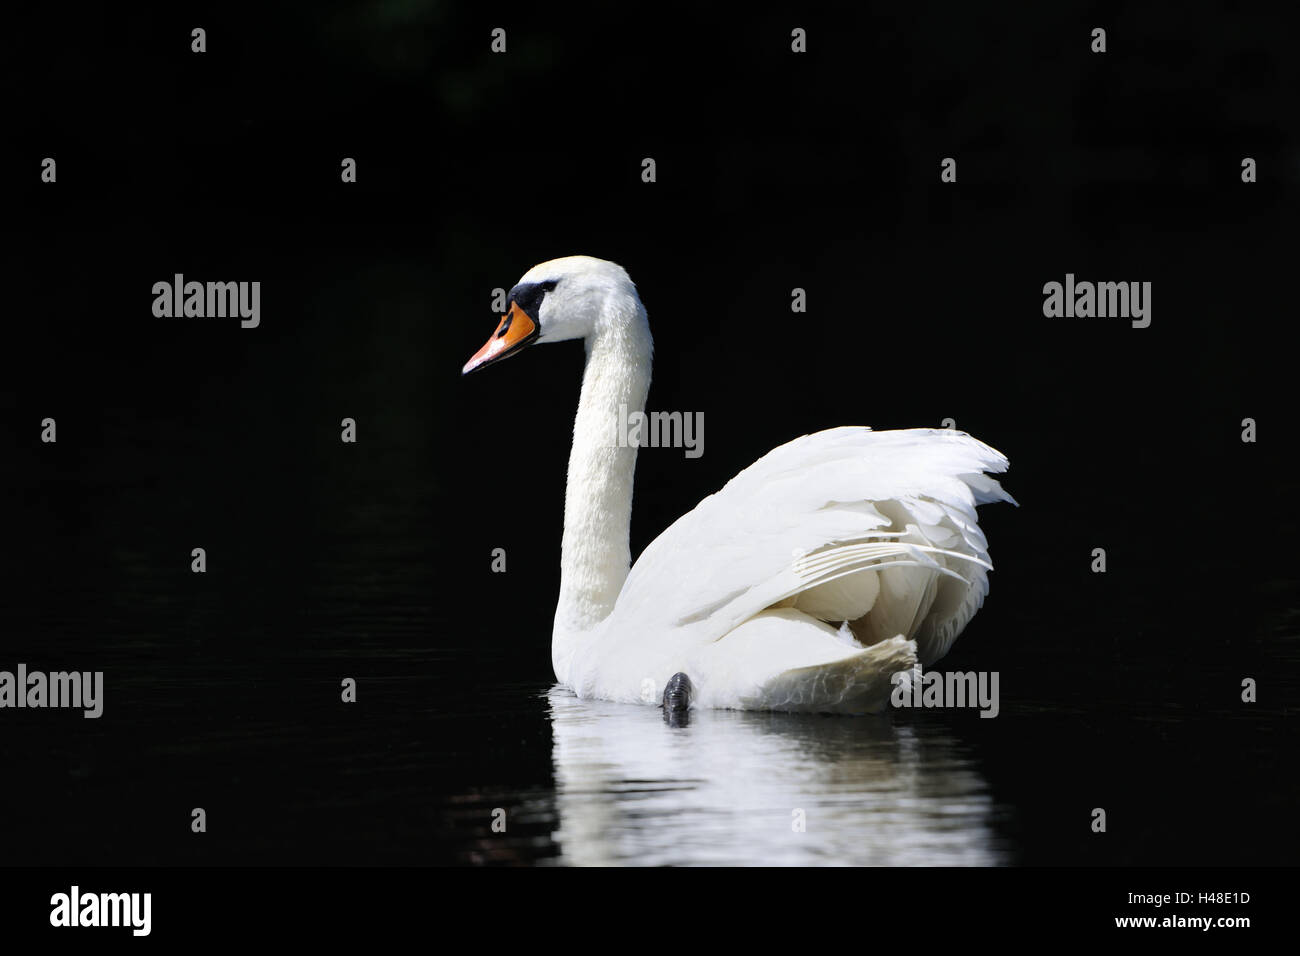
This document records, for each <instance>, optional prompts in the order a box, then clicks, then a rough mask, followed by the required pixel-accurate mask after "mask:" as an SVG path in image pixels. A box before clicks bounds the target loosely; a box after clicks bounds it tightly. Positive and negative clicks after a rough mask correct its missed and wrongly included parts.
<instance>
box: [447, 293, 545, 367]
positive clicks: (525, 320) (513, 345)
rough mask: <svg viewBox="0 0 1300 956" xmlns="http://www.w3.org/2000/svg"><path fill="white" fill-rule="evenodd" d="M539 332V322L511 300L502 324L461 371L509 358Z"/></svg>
mask: <svg viewBox="0 0 1300 956" xmlns="http://www.w3.org/2000/svg"><path fill="white" fill-rule="evenodd" d="M538 334H539V330H538V328H537V323H536V322H534V321H533V320H532V319H531V318H529V316H528V313H527V312H525V311H524V310H523V309H521V308H519V304H518V303H517V302H511V303H510V311H508V312H507V313H506V314H505V316H504V317H503V318H502V319H501V324H500V325H498V326H497V330H496V331H495V332H493V333H492V338H490V339H488V340H487V342H486V343H485V344H484V346H483V347H482V348H481V349H479V350H478V351H477V352H475V353H474V355H473V356H472V357H471V358H470V360H469V361H468V362H466V363H465V367H464V368H463V369H461V370H460V373H461V374H462V375H468V374H469V373H470V372H472V371H474V370H475V369H479V368H483V366H485V365H491V364H492V363H493V362H499V361H501V360H502V359H503V358H508V357H510V356H511V355H514V354H515V353H516V352H518V351H519V350H520V349H522V348H523V347H524V346H525V345H527V344H528V343H529V342H531V341H532V340H533V339H535V338H537V336H538Z"/></svg>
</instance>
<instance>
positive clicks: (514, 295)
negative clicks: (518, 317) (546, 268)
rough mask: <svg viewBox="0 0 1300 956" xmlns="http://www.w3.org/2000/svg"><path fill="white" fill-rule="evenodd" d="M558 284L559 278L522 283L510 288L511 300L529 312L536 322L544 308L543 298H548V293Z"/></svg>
mask: <svg viewBox="0 0 1300 956" xmlns="http://www.w3.org/2000/svg"><path fill="white" fill-rule="evenodd" d="M557 285H559V280H558V279H547V280H546V281H545V282H526V283H522V284H520V285H517V286H515V287H514V288H513V289H511V290H510V301H511V302H513V303H515V304H516V305H518V306H519V308H521V309H523V310H524V311H525V312H527V313H528V315H529V317H530V318H531V319H532V320H533V321H534V322H536V321H537V317H538V315H539V314H540V313H541V310H542V299H544V298H546V293H548V292H550V291H551V290H552V289H554V288H555V287H556V286H557Z"/></svg>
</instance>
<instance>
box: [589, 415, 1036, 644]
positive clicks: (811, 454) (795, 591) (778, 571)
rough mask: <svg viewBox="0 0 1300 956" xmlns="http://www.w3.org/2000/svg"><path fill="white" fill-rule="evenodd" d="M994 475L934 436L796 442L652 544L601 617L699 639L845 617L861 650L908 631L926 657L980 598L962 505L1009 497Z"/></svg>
mask: <svg viewBox="0 0 1300 956" xmlns="http://www.w3.org/2000/svg"><path fill="white" fill-rule="evenodd" d="M1006 467H1007V460H1006V458H1005V457H1004V456H1003V455H1002V454H1001V453H999V452H997V451H995V450H994V449H992V448H990V447H989V446H988V445H985V444H984V443H983V442H980V441H978V440H976V439H974V438H972V437H971V436H969V435H967V434H965V433H964V432H958V431H953V430H948V429H907V430H902V431H883V432H873V431H871V430H870V429H867V428H853V427H845V428H835V429H830V430H828V431H823V432H818V433H816V434H814V435H805V436H803V437H801V438H797V439H795V440H794V441H792V442H789V443H787V444H785V445H782V446H780V447H779V448H776V449H774V450H773V451H771V452H769V453H768V454H767V455H764V456H763V457H762V458H760V459H759V460H758V461H756V462H755V463H754V464H753V465H751V466H750V467H748V468H746V469H745V470H744V471H742V472H741V473H740V474H738V475H737V476H736V477H735V478H733V479H732V480H731V481H730V482H728V483H727V485H726V486H725V487H724V488H722V490H720V491H719V492H717V493H716V494H713V495H710V496H709V497H707V498H705V499H704V500H703V501H701V502H700V504H699V505H698V506H696V508H695V509H694V510H692V511H690V512H689V513H687V514H685V515H683V516H682V517H681V518H679V519H678V520H677V521H676V522H674V523H673V524H672V526H671V527H669V528H668V529H667V530H666V531H665V532H664V533H663V534H661V535H660V536H659V537H658V538H657V539H655V541H654V542H652V543H651V544H650V546H649V547H648V548H646V550H645V551H644V553H642V555H641V557H640V558H639V559H638V560H637V562H636V564H635V565H634V566H633V568H632V570H631V572H630V573H629V575H628V578H627V581H626V582H625V583H624V585H623V589H622V591H621V593H620V595H619V599H618V603H617V605H616V608H615V615H614V616H615V617H617V619H618V620H620V621H635V622H636V625H637V626H636V628H635V630H636V631H637V632H639V633H642V634H645V633H647V632H648V630H649V629H653V630H655V631H658V630H660V629H661V628H662V629H663V630H666V631H671V632H674V633H676V634H679V635H689V637H688V638H687V640H688V641H689V642H690V643H700V644H702V643H706V642H710V641H716V640H718V639H719V638H721V637H723V636H724V635H725V634H727V633H728V632H729V631H731V630H732V629H733V628H735V627H736V626H737V625H739V624H741V623H742V622H744V621H745V620H747V619H748V618H750V617H752V616H753V615H754V614H756V613H758V612H759V611H761V610H763V609H764V608H768V607H772V606H774V605H778V604H784V605H785V606H793V607H797V608H799V609H800V610H804V611H806V612H807V613H809V614H810V615H812V616H814V617H819V618H821V619H823V620H842V619H852V620H854V630H855V632H857V633H858V634H859V638H860V639H861V640H863V641H864V642H865V643H874V642H875V641H877V640H883V639H885V638H887V637H892V636H893V634H895V633H903V634H904V635H905V636H907V637H913V638H915V640H916V641H917V644H918V649H919V651H920V657H921V659H922V661H923V662H926V663H929V662H931V661H933V660H935V659H937V658H938V657H941V656H943V654H944V653H945V652H946V651H947V649H948V647H949V646H950V645H951V644H952V641H953V640H955V639H956V636H957V634H958V633H960V631H961V628H962V627H964V626H965V624H966V622H967V621H968V620H969V619H970V617H971V616H972V615H973V614H974V612H975V610H976V609H978V607H979V606H980V604H981V603H982V602H983V599H984V595H985V594H986V593H987V591H988V580H987V576H986V569H987V568H989V567H991V565H989V559H988V551H987V542H986V541H985V538H984V535H983V533H982V532H981V531H980V529H979V525H978V524H977V522H976V515H975V508H976V506H977V505H979V504H985V503H988V502H992V501H1013V499H1012V498H1011V496H1010V495H1008V494H1007V493H1006V492H1004V491H1003V490H1002V488H1001V486H1000V485H999V484H998V482H997V481H996V480H994V479H992V478H989V477H987V476H986V475H985V474H984V472H993V473H995V474H996V473H1000V472H1003V471H1005V470H1006ZM864 608H865V609H866V610H869V611H871V612H872V613H870V614H867V613H866V612H865V611H864ZM858 612H862V613H861V614H859V613H858ZM859 617H860V618H861V621H858V620H857V618H859ZM873 629H874V630H873ZM885 631H890V632H891V633H885ZM864 632H865V633H864Z"/></svg>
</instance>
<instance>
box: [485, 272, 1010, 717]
mask: <svg viewBox="0 0 1300 956" xmlns="http://www.w3.org/2000/svg"><path fill="white" fill-rule="evenodd" d="M507 302H508V307H507V311H506V313H505V315H504V316H503V317H502V319H501V321H500V323H499V325H498V326H497V329H496V331H495V332H493V334H492V337H491V338H489V339H488V341H487V342H486V344H484V345H483V347H482V348H481V349H479V350H478V351H477V352H476V353H475V354H474V355H473V356H472V357H471V358H470V360H469V361H468V362H466V363H465V365H464V367H463V369H462V374H469V373H470V372H474V371H477V370H480V369H483V368H485V367H487V366H489V365H493V364H496V363H497V362H500V361H502V360H504V359H506V358H509V357H511V356H513V355H516V354H518V353H519V352H520V351H522V350H523V349H524V348H526V347H528V346H530V345H533V344H541V343H549V342H562V341H566V340H570V339H581V340H582V342H583V345H584V347H585V348H586V364H585V367H584V369H583V374H582V388H581V392H580V397H579V401H578V412H577V416H576V417H575V419H574V424H573V446H572V448H571V450H570V453H569V470H568V478H567V484H566V487H565V495H564V530H563V535H562V538H561V545H560V555H561V558H560V594H559V600H558V602H557V604H556V609H555V620H554V626H553V630H552V635H551V661H552V664H553V666H554V668H555V676H556V679H557V680H558V681H559V682H560V683H561V684H564V685H566V686H567V687H568V688H570V689H571V690H572V691H573V692H574V693H575V694H576V695H577V696H578V697H581V698H596V699H603V700H610V701H616V702H622V703H641V704H653V705H657V706H662V707H663V708H664V709H665V712H667V711H670V710H671V711H684V710H689V709H693V708H730V709H738V710H773V711H792V712H799V711H808V712H824V713H873V712H879V711H881V710H883V709H884V708H885V707H887V706H888V704H889V698H890V694H891V691H892V690H893V686H894V685H893V682H892V677H893V675H894V674H896V673H898V672H900V671H908V672H914V670H915V668H917V667H918V665H919V666H928V665H929V664H931V663H933V662H934V661H936V660H938V659H939V658H941V657H943V655H944V654H946V653H947V651H948V649H949V648H950V647H951V646H952V643H953V641H955V640H956V639H957V636H958V635H959V634H960V633H961V631H962V629H963V628H965V626H966V625H967V623H968V622H969V621H970V619H971V617H972V616H973V615H974V614H975V612H976V611H977V610H978V609H979V607H980V606H981V605H982V604H983V601H984V596H985V595H986V594H987V592H988V572H989V571H990V570H992V565H991V564H990V562H989V556H988V545H987V541H986V540H985V537H984V534H983V533H982V532H981V531H980V528H979V525H978V523H977V519H976V513H975V509H976V506H977V505H981V504H987V503H990V502H994V501H1007V502H1010V503H1012V504H1015V501H1014V499H1013V498H1012V497H1011V496H1010V495H1009V494H1007V493H1006V492H1005V491H1003V490H1002V487H1001V485H1000V484H999V483H998V481H997V480H996V479H994V478H990V477H989V476H988V475H987V474H985V473H986V472H991V473H994V474H997V473H1001V472H1004V471H1006V468H1007V459H1006V457H1005V456H1003V455H1002V454H1001V453H1000V452H998V451H996V450H994V449H993V448H990V447H989V446H988V445H986V444H984V443H983V442H981V441H978V440H976V439H975V438H972V437H971V436H970V435H967V434H965V433H964V432H960V431H956V430H952V429H929V428H914V429H904V430H897V431H879V432H878V431H872V430H871V429H870V428H866V427H840V428H832V429H828V430H826V431H821V432H817V433H815V434H811V435H804V436H802V437H800V438H796V439H794V440H793V441H791V442H787V443H786V444H784V445H781V446H779V447H778V448H775V449H774V450H772V451H771V452H769V453H768V454H766V455H764V456H763V457H762V458H760V459H759V460H758V461H756V462H755V463H754V464H752V465H750V466H749V467H748V468H746V469H745V470H744V471H742V472H740V473H739V474H738V475H736V476H735V477H734V478H732V479H731V481H729V482H728V483H727V484H726V485H725V486H724V487H723V488H722V489H721V490H720V491H718V492H716V493H715V494H712V495H710V496H708V497H707V498H705V499H704V500H703V501H701V502H700V503H699V504H698V505H697V506H696V507H695V508H694V509H693V510H692V511H690V512H688V513H687V514H685V515H683V516H682V517H681V518H679V519H678V520H677V521H675V522H674V523H673V524H672V525H671V526H670V527H669V528H668V529H667V530H666V531H664V532H663V534H661V535H659V537H658V538H656V539H655V540H654V541H653V542H652V543H651V544H650V545H649V546H648V547H647V548H646V549H645V551H644V552H643V553H642V554H641V556H640V558H638V559H637V562H636V564H635V565H633V564H632V563H631V554H630V549H629V543H628V538H629V528H630V524H631V517H632V483H633V471H634V469H635V465H636V452H637V450H636V447H635V446H634V445H631V447H628V445H629V444H630V443H627V442H620V441H619V440H618V437H617V436H618V429H617V424H618V421H619V417H620V415H628V414H630V413H631V412H633V411H636V412H643V411H644V409H645V402H646V394H647V392H648V391H649V388H650V367H651V358H652V352H653V340H652V339H651V336H650V325H649V322H648V320H647V317H646V310H645V306H644V305H642V303H641V299H640V297H639V296H638V294H637V291H636V286H635V285H634V284H633V282H632V280H631V278H630V277H629V276H628V274H627V272H626V271H625V270H624V269H623V268H622V267H621V266H619V265H617V264H615V263H613V262H609V261H606V260H603V259H596V258H593V257H590V256H569V257H565V258H561V259H554V260H551V261H549V262H543V263H541V264H539V265H536V266H534V267H533V268H531V269H529V270H528V271H527V272H525V273H524V275H523V276H522V277H521V278H520V280H519V282H518V283H517V284H516V285H515V286H514V287H513V288H512V289H511V290H510V292H509V294H508V296H507ZM624 420H626V419H624Z"/></svg>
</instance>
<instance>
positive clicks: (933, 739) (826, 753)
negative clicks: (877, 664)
mask: <svg viewBox="0 0 1300 956" xmlns="http://www.w3.org/2000/svg"><path fill="white" fill-rule="evenodd" d="M549 698H550V710H551V723H552V729H553V732H554V738H555V746H554V759H555V786H556V807H557V812H558V817H559V821H558V827H557V829H556V832H555V834H554V839H555V842H556V844H557V845H558V847H559V850H560V855H559V857H558V860H557V862H561V863H572V864H584V865H585V864H596V865H608V864H620V863H627V864H640V865H661V864H675V865H682V864H703V865H736V864H756V865H797V864H858V865H863V864H865V865H895V866H896V865H904V866H906V865H970V866H987V865H992V864H998V863H1003V862H1006V853H1005V852H1004V850H1003V849H1002V847H1001V846H1000V844H999V843H998V842H997V841H996V840H995V838H994V834H993V830H992V827H991V823H990V817H991V813H992V809H993V801H992V799H991V797H990V796H989V793H988V788H987V786H986V784H985V781H984V779H983V778H982V777H981V776H980V774H979V772H978V771H977V769H976V768H975V766H974V764H973V762H972V761H971V759H970V758H969V757H968V756H966V755H965V754H964V753H963V752H962V749H961V747H960V744H959V742H958V741H957V740H956V738H954V737H953V736H952V735H951V734H950V733H949V732H947V731H946V730H938V729H936V728H932V727H928V726H900V727H895V726H893V725H891V724H890V722H889V721H888V719H883V718H870V717H818V716H810V715H796V714H759V713H745V712H738V711H692V712H691V715H690V721H689V722H688V723H687V724H686V725H685V726H678V727H671V726H668V725H667V724H665V722H664V721H663V719H662V718H661V715H660V712H659V711H658V710H655V709H652V708H649V707H638V706H635V705H628V704H612V703H607V702H604V701H590V700H579V699H578V698H576V697H574V696H573V694H572V693H571V692H570V691H568V690H566V689H564V688H561V687H555V688H554V689H552V690H551V691H550V693H549ZM796 810H802V811H803V812H804V818H805V820H806V829H805V831H804V832H796V830H795V829H794V827H793V823H794V821H795V819H796V814H795V812H794V811H796Z"/></svg>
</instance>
